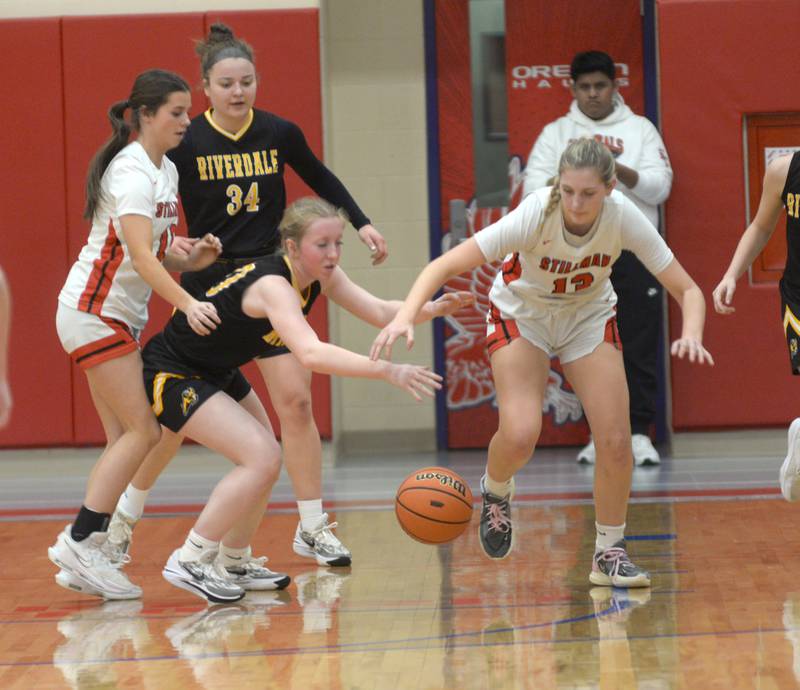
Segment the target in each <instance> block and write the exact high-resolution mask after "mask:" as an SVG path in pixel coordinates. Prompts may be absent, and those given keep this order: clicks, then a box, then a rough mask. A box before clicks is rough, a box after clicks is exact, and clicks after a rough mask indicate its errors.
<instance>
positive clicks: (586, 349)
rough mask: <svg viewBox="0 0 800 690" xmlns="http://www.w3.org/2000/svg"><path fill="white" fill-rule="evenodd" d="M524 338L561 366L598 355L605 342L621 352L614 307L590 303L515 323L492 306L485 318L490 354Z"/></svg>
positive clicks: (545, 313)
mask: <svg viewBox="0 0 800 690" xmlns="http://www.w3.org/2000/svg"><path fill="white" fill-rule="evenodd" d="M520 337H522V338H525V340H527V341H528V342H529V343H531V344H532V345H535V346H536V347H538V348H539V349H540V350H542V351H543V352H544V353H545V354H547V356H548V357H558V359H559V360H560V361H561V364H568V363H569V362H574V361H575V360H576V359H579V358H581V357H584V356H585V355H588V354H591V353H592V352H594V351H595V349H596V348H597V346H598V345H599V344H600V343H602V342H607V343H611V344H612V345H613V346H614V347H615V348H617V350H622V342H621V341H620V339H619V332H618V331H617V316H616V309H615V307H614V306H612V305H610V304H606V303H600V304H595V303H591V302H590V303H588V304H585V305H580V306H579V307H573V308H567V309H564V308H560V309H552V310H548V311H545V312H543V313H542V316H541V317H540V318H537V319H525V320H515V319H508V318H506V317H505V316H503V314H502V312H501V311H500V310H499V309H498V308H497V307H496V306H495V305H494V304H492V305H491V307H490V309H489V313H488V314H487V315H486V346H487V347H488V348H489V354H490V355H491V354H492V353H493V352H496V351H497V350H499V349H500V348H501V347H504V346H506V345H508V344H510V343H511V342H513V341H514V340H515V339H516V338H520Z"/></svg>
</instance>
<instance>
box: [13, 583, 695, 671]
mask: <svg viewBox="0 0 800 690" xmlns="http://www.w3.org/2000/svg"><path fill="white" fill-rule="evenodd" d="M650 572H651V573H657V574H662V575H663V574H671V573H673V572H674V573H686V572H689V571H688V570H681V571H666V570H660V571H657V570H651V571H650ZM694 592H695V590H693V589H659V590H655V591H652V590H651V594H652V595H654V596H667V595H673V594H694ZM591 604H592V602H591V601H586V602H582V601H575V600H568V601H548V602H539V603H536V602H534V603H531V604H502V603H498V604H451V605H449V606H440V605H438V604H435V605H431V606H425V607H421V606H415V607H413V608H412V607H410V606H397V607H392V608H340V607H337V608H336V609H334V610H333V611H332V612H333V613H336V614H337V615H341V614H369V613H378V614H380V613H410V614H416V613H420V612H423V611H472V610H475V609H482V610H493V609H507V610H520V609H527V608H552V607H555V606H583V605H586V606H591ZM254 606H258V604H255V605H254ZM90 611H91V609H87V613H88V612H90ZM200 611H202V609H198V610H197V611H195V612H194V613H181V614H176V613H169V614H150V615H144V616H137V615H131V616H122V615H121V616H117V617H115V618H113V619H111V618H105V617H104V616H89V615H87V616H85V617H83V618H82V619H83V620H84V621H90V620H96V621H97V622H98V624H99V623H101V622H103V623H108V622H111V620H119V621H130V620H137V619H141V620H144V621H158V620H180V619H181V618H188V617H189V616H194V615H196V614H197V613H200ZM260 614H266V615H267V616H302V615H303V609H302V608H301V609H298V610H296V611H282V610H280V609H279V610H276V611H271V610H265V611H264V610H249V609H248V610H245V611H242V615H243V616H254V615H260ZM68 617H69V616H68V615H67V616H62V617H60V618H58V617H56V616H53V617H52V618H38V619H36V620H30V619H26V620H8V619H6V620H0V625H41V624H47V623H49V624H53V623H58V622H59V621H62V620H64V619H66V618H68ZM0 665H2V662H0Z"/></svg>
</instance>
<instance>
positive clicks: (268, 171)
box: [259, 151, 275, 175]
mask: <svg viewBox="0 0 800 690" xmlns="http://www.w3.org/2000/svg"><path fill="white" fill-rule="evenodd" d="M259 153H260V154H261V157H262V159H263V162H264V172H265V173H266V174H267V175H271V174H272V173H274V172H275V171H274V170H273V169H272V168H270V167H269V157H268V156H267V152H266V151H259Z"/></svg>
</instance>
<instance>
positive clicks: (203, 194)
mask: <svg viewBox="0 0 800 690" xmlns="http://www.w3.org/2000/svg"><path fill="white" fill-rule="evenodd" d="M167 155H168V156H169V158H170V159H171V160H172V162H173V163H175V165H176V167H177V168H178V175H179V183H178V191H179V193H180V197H181V202H182V203H183V208H184V212H185V213H186V221H187V223H188V225H189V236H190V237H202V236H203V235H204V234H205V233H207V232H210V233H212V234H214V235H216V236H217V237H219V238H220V240H222V257H223V258H226V259H239V258H249V257H256V256H264V255H266V254H270V253H272V252H273V251H274V250H275V249H276V248H277V247H278V245H279V244H280V239H279V235H278V224H279V223H280V220H281V217H282V216H283V212H284V210H285V209H286V185H285V184H284V180H283V174H284V171H285V169H286V164H287V163H288V164H289V165H290V166H291V167H292V168H293V169H294V171H295V172H296V173H297V174H298V175H299V176H300V177H301V178H302V179H303V181H304V182H305V183H306V184H307V185H308V186H309V187H311V189H313V190H314V192H316V193H317V194H318V195H319V196H321V197H322V198H323V199H326V200H327V201H329V202H330V203H332V204H333V205H334V206H337V207H341V208H343V209H344V210H345V211H346V212H347V215H348V216H349V217H350V221H351V222H352V223H353V225H354V226H355V227H356V228H361V227H362V226H364V225H367V224H368V223H369V218H367V217H366V216H365V215H364V213H363V211H362V210H361V209H360V208H359V207H358V205H357V204H356V202H355V201H354V200H353V198H352V197H351V196H350V194H349V193H348V191H347V189H345V187H344V185H343V184H342V183H341V182H340V181H339V179H338V178H337V177H336V176H335V175H334V174H333V173H332V172H331V171H330V170H328V168H326V167H325V165H323V163H322V162H320V160H319V159H318V158H317V157H316V156H315V155H314V153H313V152H312V151H311V149H310V148H309V147H308V144H307V143H306V139H305V137H304V136H303V133H302V132H301V131H300V128H299V127H298V126H297V125H295V124H294V123H293V122H289V121H288V120H284V119H283V118H280V117H278V116H277V115H273V114H272V113H268V112H265V111H263V110H251V111H250V120H249V121H248V123H247V124H246V125H245V126H244V127H243V128H242V129H241V130H240V131H239V132H237V133H236V134H230V133H229V132H226V131H225V130H223V129H221V128H220V127H218V126H217V125H216V124H215V123H214V121H213V120H212V119H211V111H210V110H208V111H206V112H205V113H203V114H202V115H198V116H197V117H195V118H194V119H193V120H192V122H191V125H190V126H189V129H188V130H187V131H186V134H185V135H184V137H183V141H182V142H181V144H180V145H179V146H178V147H177V148H175V149H173V150H172V151H170V152H169V153H168V154H167Z"/></svg>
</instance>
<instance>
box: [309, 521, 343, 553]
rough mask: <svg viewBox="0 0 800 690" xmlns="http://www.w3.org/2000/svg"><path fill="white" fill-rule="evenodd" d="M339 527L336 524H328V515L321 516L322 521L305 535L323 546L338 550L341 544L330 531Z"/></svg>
mask: <svg viewBox="0 0 800 690" xmlns="http://www.w3.org/2000/svg"><path fill="white" fill-rule="evenodd" d="M338 525H339V523H338V522H331V523H330V524H329V523H328V514H327V513H323V514H322V521H321V522H320V523H319V525H317V526H316V527H315V528H314V529H312V530H309V531H308V532H307V534H309V535H310V536H311V538H312V539H313V540H314V541H315V542H317V543H320V544H323V545H324V546H331V547H333V548H340V547H341V546H342V542H340V541H339V540H338V539H337V538H336V535H335V534H334V533H333V532H332V531H331V530H332V529H333V528H334V527H337V526H338Z"/></svg>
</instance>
